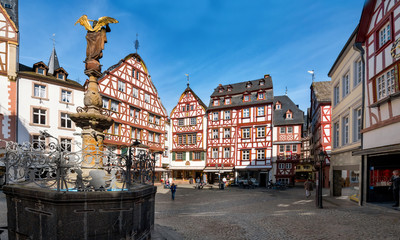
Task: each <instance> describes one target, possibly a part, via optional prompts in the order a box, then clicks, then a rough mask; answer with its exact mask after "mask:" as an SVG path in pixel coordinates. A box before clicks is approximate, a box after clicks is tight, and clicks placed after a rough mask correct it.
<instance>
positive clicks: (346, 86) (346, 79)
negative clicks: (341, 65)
mask: <svg viewBox="0 0 400 240" xmlns="http://www.w3.org/2000/svg"><path fill="white" fill-rule="evenodd" d="M342 85H343V94H342V96H343V98H344V97H345V96H347V95H348V94H349V91H350V82H349V74H348V73H347V74H346V75H344V76H343V78H342Z"/></svg>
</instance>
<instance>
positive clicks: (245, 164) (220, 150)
mask: <svg viewBox="0 0 400 240" xmlns="http://www.w3.org/2000/svg"><path fill="white" fill-rule="evenodd" d="M272 96H273V94H272V79H271V77H270V76H269V75H265V76H264V78H261V79H258V80H253V81H247V82H241V83H236V84H230V85H226V86H222V85H219V86H218V87H217V88H216V89H215V91H214V93H213V94H212V95H211V99H210V105H209V108H208V111H207V123H208V127H207V163H206V167H210V168H215V166H216V165H218V166H221V165H222V164H224V167H235V169H236V170H240V169H242V170H260V169H270V168H272V165H271V157H272V131H271V130H272V103H273V101H272Z"/></svg>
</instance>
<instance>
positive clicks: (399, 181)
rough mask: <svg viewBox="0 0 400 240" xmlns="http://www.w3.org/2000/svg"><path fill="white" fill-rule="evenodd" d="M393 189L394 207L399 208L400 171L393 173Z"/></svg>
mask: <svg viewBox="0 0 400 240" xmlns="http://www.w3.org/2000/svg"><path fill="white" fill-rule="evenodd" d="M390 183H391V186H390V187H391V188H392V190H393V198H394V205H393V206H392V207H398V206H399V193H400V176H399V170H394V171H393V176H392V177H391V178H390Z"/></svg>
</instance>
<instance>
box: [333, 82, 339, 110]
mask: <svg viewBox="0 0 400 240" xmlns="http://www.w3.org/2000/svg"><path fill="white" fill-rule="evenodd" d="M338 103H339V84H337V85H336V86H335V87H334V88H333V104H334V105H335V106H336V105H337V104H338Z"/></svg>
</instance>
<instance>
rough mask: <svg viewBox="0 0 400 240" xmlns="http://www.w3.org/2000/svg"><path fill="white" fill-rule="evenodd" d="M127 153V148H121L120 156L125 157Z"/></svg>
mask: <svg viewBox="0 0 400 240" xmlns="http://www.w3.org/2000/svg"><path fill="white" fill-rule="evenodd" d="M127 152H128V148H126V147H125V148H121V155H122V156H125V155H126V154H127Z"/></svg>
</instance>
